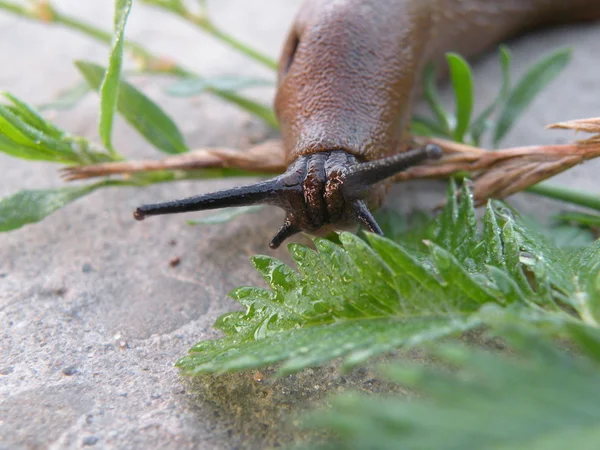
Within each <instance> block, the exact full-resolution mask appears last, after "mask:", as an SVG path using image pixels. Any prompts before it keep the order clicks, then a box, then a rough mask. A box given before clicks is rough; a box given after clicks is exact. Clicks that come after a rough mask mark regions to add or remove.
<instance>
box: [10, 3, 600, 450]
mask: <svg viewBox="0 0 600 450" xmlns="http://www.w3.org/2000/svg"><path fill="white" fill-rule="evenodd" d="M54 3H55V4H56V5H57V7H58V8H60V9H61V10H62V11H65V12H69V13H70V14H73V15H76V16H80V17H82V18H84V19H85V20H88V21H91V22H94V23H96V24H98V25H101V26H104V27H109V26H110V24H111V20H112V19H111V12H112V8H111V5H112V1H110V0H96V1H89V0H88V1H80V0H60V1H58V0H56V1H55V2H54ZM134 3H135V5H134V11H133V13H132V17H131V20H130V24H129V27H128V29H127V35H128V37H129V38H131V39H134V40H137V41H139V42H143V43H144V44H145V45H147V46H148V47H149V48H150V49H152V50H153V51H155V52H157V53H160V54H165V55H172V56H174V57H176V58H177V60H178V61H181V62H182V63H184V64H185V65H186V66H188V67H190V68H192V69H195V70H197V71H198V72H200V73H203V74H206V75H217V74H224V73H225V74H233V75H236V74H246V75H263V76H270V74H269V73H268V72H265V71H264V70H262V69H260V68H257V67H256V66H254V65H253V64H249V63H248V62H247V60H245V59H244V58H243V57H241V56H239V55H236V54H234V53H232V52H230V51H229V50H228V49H226V48H225V47H223V46H222V45H221V44H219V43H217V42H215V41H214V40H212V39H210V38H208V37H206V36H204V35H202V34H201V33H199V32H197V31H195V30H194V29H193V28H191V27H190V26H188V25H182V24H181V22H179V21H178V20H176V19H175V18H173V17H170V16H168V15H166V14H164V13H162V12H160V11H157V10H155V9H151V8H148V7H144V6H142V5H140V4H138V2H134ZM298 4H299V1H298V0H293V1H290V0H288V1H286V2H282V1H279V0H254V1H252V2H246V1H243V0H227V1H220V2H217V1H212V2H209V5H210V7H211V10H212V13H213V15H214V18H215V20H217V21H218V23H219V24H221V25H222V26H223V27H225V28H226V29H228V30H231V31H232V32H234V34H235V35H236V36H238V37H239V38H240V39H242V40H244V41H247V42H250V43H252V44H253V45H255V46H256V47H258V48H260V49H262V50H263V51H265V52H266V53H269V54H272V55H277V54H278V52H279V46H280V43H281V41H282V39H283V36H284V34H285V32H286V29H287V27H288V24H289V23H290V21H291V19H292V16H293V14H294V12H295V10H296V8H297V5H298ZM560 46H570V47H573V48H574V54H573V62H572V63H571V64H570V65H569V67H568V69H567V70H566V71H565V73H564V74H563V75H562V76H561V77H560V79H559V80H557V81H556V82H555V83H553V85H552V87H551V88H550V89H549V90H547V91H546V92H545V94H544V95H543V96H541V97H540V98H539V99H538V100H536V102H535V104H534V105H533V107H532V108H531V109H530V110H529V111H528V112H527V114H526V116H525V117H524V118H523V120H521V121H520V123H519V125H518V126H517V127H516V128H515V129H514V131H513V132H512V133H511V134H510V136H509V137H508V138H507V139H506V140H505V142H504V143H505V144H506V145H507V146H508V145H525V144H534V143H553V142H555V143H558V142H566V141H567V140H568V139H570V137H571V135H570V134H569V133H557V132H548V131H544V130H543V126H544V125H545V124H548V123H551V122H555V121H559V120H567V119H576V118H583V117H593V116H598V115H599V114H600V106H599V102H598V99H599V96H600V78H599V77H598V66H597V57H598V55H599V54H600V26H598V25H594V26H587V27H583V26H581V27H568V28H561V29H555V30H552V31H547V32H541V33H536V34H534V35H531V36H528V37H525V38H521V39H519V40H517V41H515V42H512V43H511V48H512V50H513V52H514V71H515V73H516V74H518V73H521V72H523V70H524V69H525V68H526V67H527V65H528V64H529V63H530V62H531V61H532V59H534V58H537V57H538V56H540V55H542V54H543V53H545V52H548V51H550V50H553V49H555V48H557V47H560ZM0 55H1V57H2V69H1V70H0V89H2V90H7V91H10V92H12V93H13V94H16V95H17V96H19V97H21V98H23V99H25V100H27V101H29V102H32V103H36V102H38V103H39V102H43V101H47V100H50V99H52V98H53V96H55V95H56V93H57V92H59V91H60V90H61V89H64V88H68V87H70V86H72V85H73V84H74V83H75V82H76V81H77V80H78V75H77V72H76V70H75V69H74V67H73V65H72V61H73V60H75V59H89V60H94V61H97V62H100V63H103V62H104V61H105V58H106V48H105V47H104V46H103V45H100V44H98V43H96V42H94V41H92V40H90V39H87V38H85V37H83V36H81V35H79V34H74V33H72V32H70V31H68V30H65V29H62V28H55V27H51V26H44V25H40V24H36V23H32V22H28V21H26V20H22V19H19V18H16V17H14V16H12V15H8V14H6V13H4V12H0ZM498 75H499V70H498V60H497V57H496V56H494V55H490V56H488V57H485V58H483V59H482V60H481V61H479V62H478V63H477V64H476V84H477V89H478V99H479V100H480V101H481V102H487V101H489V99H490V98H492V97H493V95H494V93H495V92H496V90H497V87H498V85H499V76H498ZM165 85H166V81H164V80H158V79H156V78H145V79H143V80H141V82H140V86H141V87H142V88H143V89H144V91H145V92H147V93H148V94H149V95H150V96H151V97H152V98H154V99H156V100H157V101H158V102H159V103H160V104H161V105H162V106H164V107H165V109H166V110H167V111H168V112H169V113H170V114H172V116H173V117H174V118H175V120H176V121H177V123H178V124H179V125H180V127H181V129H182V131H183V132H184V134H185V136H186V138H187V140H188V142H189V144H190V145H191V146H193V147H201V146H210V145H228V146H238V145H240V143H242V142H244V140H246V139H248V138H249V137H250V138H252V139H260V138H262V137H264V136H265V135H266V133H267V131H266V130H265V128H264V127H263V126H262V125H261V124H259V123H258V122H257V121H255V120H254V119H252V118H251V117H250V116H249V115H248V114H246V113H243V112H240V111H238V110H237V109H236V108H234V107H232V106H230V105H227V104H224V103H223V102H221V101H219V100H217V99H214V98H212V97H209V96H202V97H200V98H196V99H192V100H190V99H175V98H172V97H168V96H166V95H165V94H164V93H163V91H162V88H163V87H164V86H165ZM266 95H268V94H265V99H266ZM445 95H446V97H448V92H447V91H445ZM97 107H98V105H97V98H96V97H95V96H94V95H90V96H88V97H87V98H86V99H85V100H84V101H83V102H82V103H81V104H79V105H78V106H77V107H76V108H75V109H73V110H71V111H63V112H57V113H55V115H54V116H53V117H54V119H55V120H56V121H57V122H58V123H59V124H60V125H61V126H63V127H65V128H66V129H68V130H70V131H71V132H73V133H75V134H81V135H84V136H87V137H90V138H95V136H96V124H97ZM115 139H116V144H117V147H118V148H119V149H120V150H121V151H122V152H123V153H125V154H126V155H128V156H129V157H131V158H142V157H144V158H152V157H158V153H156V152H155V151H154V150H152V149H151V148H149V146H148V145H147V144H146V143H145V141H143V140H142V139H141V138H140V137H139V136H138V135H137V134H136V133H135V132H134V131H132V130H131V129H130V128H128V127H127V126H126V125H125V124H124V123H123V122H121V121H119V122H118V123H117V125H116V129H115ZM0 167H1V172H0V173H1V176H0V196H6V195H9V194H11V193H14V192H16V191H17V190H20V189H23V188H29V189H32V188H44V187H51V186H59V185H60V184H61V182H60V180H59V178H58V175H57V171H56V169H57V167H56V166H53V165H50V164H43V163H28V162H25V161H22V160H18V159H13V158H9V157H7V156H4V155H1V154H0ZM598 170H600V161H595V162H591V163H589V164H587V165H585V166H581V167H578V168H576V169H573V170H571V171H570V172H568V173H565V174H563V175H561V176H560V177H557V179H556V183H560V184H564V185H569V186H573V187H577V188H580V189H586V190H589V191H593V192H597V191H598V182H597V173H598ZM235 183H236V181H235V180H229V181H206V182H185V183H178V184H171V185H162V186H153V187H150V188H147V189H107V190H104V191H100V192H96V193H94V194H93V195H91V196H89V197H87V198H84V199H82V200H80V201H78V202H76V203H74V204H72V205H70V206H69V207H67V208H65V209H63V210H61V211H59V212H57V213H55V214H54V215H52V216H51V217H49V218H48V219H46V220H45V221H44V222H43V223H41V224H36V225H30V226H26V227H24V228H22V229H19V230H17V231H14V232H11V233H8V234H1V235H0V332H1V333H0V342H1V343H0V348H1V351H2V360H1V361H0V448H1V449H19V448H23V449H34V448H81V447H84V446H95V448H128V449H138V448H139V449H142V448H165V449H176V448H177V449H181V448H215V449H229V448H270V447H277V446H281V445H283V444H288V443H289V442H290V440H291V439H292V437H291V436H298V435H300V433H299V432H298V431H294V430H295V429H294V426H295V425H296V420H295V415H296V414H297V413H298V412H300V411H302V410H303V409H304V408H306V407H311V406H314V405H316V404H321V403H322V402H323V399H324V398H325V397H326V395H327V394H330V393H333V392H338V391H341V390H344V389H349V388H357V389H365V390H380V389H384V388H385V386H382V385H381V384H380V382H379V381H378V380H377V379H376V378H375V377H374V376H373V374H372V373H371V371H370V370H368V369H363V370H357V371H355V372H353V373H351V374H349V375H348V376H343V377H342V376H340V375H338V374H337V373H336V371H335V369H334V368H331V367H330V368H325V369H319V370H309V371H305V372H303V373H302V374H299V375H297V376H295V377H288V378H286V379H283V380H280V381H278V382H276V383H274V384H267V383H264V382H262V383H261V382H257V381H255V380H254V378H253V376H254V374H253V373H250V374H241V375H236V376H224V377H219V378H213V377H204V378H202V379H200V380H197V381H195V382H190V381H189V380H187V379H182V378H181V377H180V376H179V375H178V372H177V370H176V369H174V368H173V363H174V362H175V361H176V360H177V358H178V357H180V356H181V355H183V354H185V353H186V351H187V349H188V348H189V347H190V346H191V345H192V344H193V343H195V342H197V341H199V340H201V339H208V338H214V337H216V336H218V333H217V332H215V330H214V329H213V328H212V324H213V321H214V320H215V319H216V317H218V315H219V314H221V313H223V312H225V311H229V310H231V309H233V308H236V304H235V303H234V302H233V301H232V300H231V299H229V298H228V297H227V296H226V294H227V292H228V291H229V290H231V289H232V288H234V287H236V286H239V285H244V284H257V283H258V284H259V283H260V280H259V277H258V276H257V275H256V274H255V272H254V271H253V269H252V268H251V266H250V264H249V262H248V258H249V256H250V255H252V254H256V253H268V254H275V255H277V256H280V257H283V258H286V255H285V252H284V251H278V252H271V251H270V250H269V248H268V246H267V243H268V240H269V238H270V236H271V235H272V233H273V232H274V230H275V229H276V228H277V227H278V226H279V224H280V221H281V214H280V213H279V212H278V211H273V212H271V211H269V212H268V213H265V214H261V215H255V216H250V217H246V218H245V219H244V220H238V221H234V222H231V223H228V224H226V225H219V226H211V227H204V228H192V227H189V226H187V225H186V224H185V222H184V219H183V218H182V217H173V216H172V217H159V218H155V219H153V220H148V221H146V222H143V223H137V222H135V221H133V220H132V218H131V211H132V210H133V209H134V207H135V206H137V205H139V204H141V203H145V202H150V201H156V200H166V199H172V198H177V197H182V196H187V195H191V194H194V193H200V192H206V191H212V190H215V189H217V188H221V187H224V186H231V185H234V184H235ZM395 192H396V194H397V195H396V197H395V200H393V203H394V204H396V205H397V206H398V207H401V208H405V209H411V208H414V207H417V206H418V207H423V206H426V205H427V204H428V203H431V202H432V201H436V200H438V199H439V194H440V192H439V190H438V187H436V186H432V185H431V184H424V183H414V184H409V185H405V186H402V187H399V188H398V189H397V190H396V191H395ZM533 199H534V197H530V196H529V197H528V196H525V195H523V196H517V197H516V198H515V199H514V201H515V204H517V205H519V206H521V207H522V208H527V210H528V211H532V212H534V213H536V214H538V215H540V216H545V215H547V214H549V212H551V211H556V210H558V209H560V208H561V207H562V205H560V204H558V203H555V202H551V201H546V200H540V199H538V198H535V201H532V200H533ZM174 257H179V258H181V263H180V264H179V265H178V266H177V267H170V265H169V260H170V259H171V258H174ZM290 433H292V434H290Z"/></svg>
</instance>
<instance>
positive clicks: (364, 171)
mask: <svg viewBox="0 0 600 450" xmlns="http://www.w3.org/2000/svg"><path fill="white" fill-rule="evenodd" d="M441 156H442V149H441V148H440V147H439V146H437V145H433V144H429V145H427V146H425V147H423V148H419V149H414V150H409V151H407V152H404V153H399V154H397V155H394V156H390V157H387V158H383V159H380V160H376V161H370V162H365V163H360V162H358V161H357V160H356V158H355V157H354V156H353V155H351V154H349V153H347V152H345V151H343V150H332V151H328V152H320V153H315V154H312V155H307V156H301V157H299V158H298V159H296V161H294V162H293V163H292V164H291V165H290V166H289V167H288V169H287V170H286V171H285V173H283V174H281V175H279V176H277V177H275V178H272V179H270V180H267V181H263V182H260V183H256V184H252V185H249V186H242V187H235V188H232V189H225V190H222V191H218V192H213V193H209V194H203V195H198V196H195V197H189V198H186V199H183V200H174V201H170V202H166V203H158V204H153V205H143V206H140V207H139V208H137V209H136V210H135V212H134V214H133V217H134V218H135V219H137V220H143V219H144V218H145V217H147V216H154V215H160V214H174V213H183V212H190V211H204V210H208V209H217V208H228V207H232V206H248V205H256V204H267V205H273V206H277V207H279V208H282V209H283V210H285V211H286V218H285V220H284V222H283V225H282V227H281V228H280V229H279V231H278V232H277V233H276V234H275V236H274V237H273V239H271V242H270V244H269V245H270V247H271V248H273V249H275V248H277V247H279V246H280V245H281V244H282V243H283V241H285V240H286V239H287V238H289V237H291V236H293V235H294V234H296V233H299V232H301V231H306V232H308V233H311V234H323V233H326V232H328V231H332V230H333V229H345V228H348V227H350V226H353V225H356V224H358V223H361V224H363V225H365V226H366V227H367V228H368V229H369V230H370V231H372V232H373V233H377V234H383V233H382V231H381V228H380V227H379V225H378V224H377V222H376V221H375V219H374V218H373V216H372V215H371V212H370V211H369V209H368V208H367V206H366V204H365V202H364V197H365V196H366V193H367V191H368V190H369V188H370V187H371V186H372V185H374V184H375V183H378V182H380V181H383V180H384V179H386V178H389V177H391V176H393V175H394V174H396V173H398V172H400V171H402V170H405V169H407V168H409V167H412V166H415V165H418V164H420V163H422V162H424V161H425V160H427V159H439V158H440V157H441Z"/></svg>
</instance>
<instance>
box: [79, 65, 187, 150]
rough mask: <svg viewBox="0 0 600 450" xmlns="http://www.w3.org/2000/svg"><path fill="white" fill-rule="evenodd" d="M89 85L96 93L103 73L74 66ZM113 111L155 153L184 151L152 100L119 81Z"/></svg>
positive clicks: (169, 121)
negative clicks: (152, 147) (159, 151)
mask: <svg viewBox="0 0 600 450" xmlns="http://www.w3.org/2000/svg"><path fill="white" fill-rule="evenodd" d="M75 64H76V65H77V68H78V69H79V70H80V71H81V73H82V74H83V76H84V77H85V79H86V80H87V82H88V83H89V85H90V86H91V87H92V88H93V89H96V90H97V89H98V88H99V87H100V83H101V80H102V77H103V76H104V73H105V70H104V68H103V67H102V66H99V65H97V64H93V63H90V62H85V61H77V62H76V63H75ZM119 84H120V87H119V95H118V97H117V110H118V111H119V113H121V114H122V115H123V117H124V118H125V120H127V122H129V124H130V125H131V126H133V127H134V128H135V129H136V130H137V131H138V132H139V133H140V134H141V135H142V136H144V137H145V138H146V139H147V140H148V142H150V143H151V144H152V145H154V146H155V147H156V148H158V149H159V150H161V151H163V152H165V153H170V154H175V153H184V152H187V151H188V148H187V146H186V145H185V142H184V139H183V136H182V135H181V132H180V131H179V129H178V128H177V125H175V122H173V120H172V119H171V118H170V117H169V116H168V115H167V114H166V113H165V112H164V111H163V110H162V109H161V108H160V107H159V106H158V105H157V104H156V103H154V102H153V101H152V100H150V99H149V98H148V97H146V96H145V95H144V94H143V93H142V92H140V91H139V90H138V89H137V88H135V87H134V86H133V85H131V84H129V83H128V82H126V81H124V80H120V83H119Z"/></svg>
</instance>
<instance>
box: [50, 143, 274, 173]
mask: <svg viewBox="0 0 600 450" xmlns="http://www.w3.org/2000/svg"><path fill="white" fill-rule="evenodd" d="M227 167H230V168H236V169H242V170H247V171H249V172H256V173H282V172H283V171H285V169H286V165H285V159H284V154H283V150H282V148H281V143H280V141H266V142H263V143H262V144H259V145H256V146H254V147H251V148H249V149H248V150H246V151H242V150H234V149H230V148H206V149H199V150H195V151H192V152H189V153H184V154H181V155H177V156H170V157H168V158H165V159H161V160H145V161H120V162H110V163H103V164H93V165H89V166H74V167H66V168H64V169H61V172H62V173H61V176H62V177H63V179H65V180H67V181H73V180H83V179H87V178H95V177H104V176H109V175H129V174H132V173H138V172H155V171H161V170H184V171H188V170H198V169H207V168H227Z"/></svg>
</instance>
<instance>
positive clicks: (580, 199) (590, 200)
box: [527, 183, 600, 211]
mask: <svg viewBox="0 0 600 450" xmlns="http://www.w3.org/2000/svg"><path fill="white" fill-rule="evenodd" d="M527 192H532V193H534V194H538V195H543V196H544V197H548V198H552V199H555V200H562V201H564V202H568V203H572V204H574V205H579V206H584V207H586V208H590V209H594V210H596V211H600V195H595V194H590V193H587V192H582V191H578V190H575V189H570V188H565V187H561V186H555V185H552V184H548V183H540V184H536V185H534V186H531V187H529V188H527Z"/></svg>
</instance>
